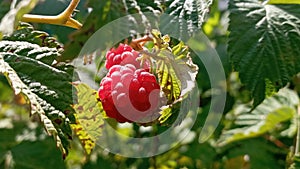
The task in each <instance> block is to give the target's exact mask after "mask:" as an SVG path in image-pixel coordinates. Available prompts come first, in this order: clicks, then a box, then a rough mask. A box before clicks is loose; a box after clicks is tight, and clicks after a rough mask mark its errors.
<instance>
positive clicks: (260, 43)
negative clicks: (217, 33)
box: [228, 0, 300, 106]
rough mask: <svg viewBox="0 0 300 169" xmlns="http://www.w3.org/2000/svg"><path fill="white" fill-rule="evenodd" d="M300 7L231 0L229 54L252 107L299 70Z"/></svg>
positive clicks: (250, 0) (257, 0)
mask: <svg viewBox="0 0 300 169" xmlns="http://www.w3.org/2000/svg"><path fill="white" fill-rule="evenodd" d="M299 8H300V5H295V4H293V5H291V4H290V5H270V4H265V3H263V2H262V1H259V0H246V1H243V2H241V1H240V0H232V1H230V3H229V9H230V25H229V31H230V35H229V44H228V53H229V56H230V59H231V62H232V64H233V67H234V69H235V70H236V71H238V72H239V75H240V79H241V82H242V83H244V84H245V85H246V87H247V88H248V89H249V90H250V91H251V93H252V96H253V98H254V103H253V104H254V106H257V105H258V104H259V103H261V102H262V101H263V100H264V98H265V97H266V95H265V94H266V93H268V90H269V89H272V90H273V89H276V91H277V90H278V89H279V88H282V87H284V86H285V85H286V84H287V83H288V82H289V81H290V79H291V77H292V76H294V75H296V74H297V73H298V72H299V71H300V64H298V63H299V62H300V48H299V45H298V44H299V43H300V13H299Z"/></svg>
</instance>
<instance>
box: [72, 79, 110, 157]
mask: <svg viewBox="0 0 300 169" xmlns="http://www.w3.org/2000/svg"><path fill="white" fill-rule="evenodd" d="M74 86H75V88H76V89H77V96H78V103H77V104H75V105H74V109H75V111H76V117H77V120H78V122H79V124H80V126H78V127H80V128H81V129H82V130H81V131H82V133H79V132H80V131H78V132H76V133H77V134H78V137H79V140H80V141H81V142H82V144H83V145H84V147H85V150H86V152H87V153H88V152H90V151H91V149H93V148H94V146H95V142H96V139H97V138H98V137H100V136H101V133H102V125H103V124H104V121H103V115H104V111H103V109H102V105H101V103H100V102H99V101H98V100H97V91H95V90H94V89H92V88H90V87H89V86H88V85H86V84H84V83H79V84H77V83H76V84H74ZM81 137H82V138H81Z"/></svg>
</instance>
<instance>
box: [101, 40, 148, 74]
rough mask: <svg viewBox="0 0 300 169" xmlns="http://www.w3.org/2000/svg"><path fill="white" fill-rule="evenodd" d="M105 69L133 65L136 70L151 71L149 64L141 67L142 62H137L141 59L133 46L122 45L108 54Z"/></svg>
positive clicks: (146, 63)
mask: <svg viewBox="0 0 300 169" xmlns="http://www.w3.org/2000/svg"><path fill="white" fill-rule="evenodd" d="M105 57H106V61H105V67H106V69H110V68H111V67H112V66H113V65H126V64H132V65H134V66H135V67H136V68H139V67H142V68H144V69H146V70H147V69H149V64H148V62H145V63H143V65H142V66H141V65H140V64H141V63H140V62H139V61H138V60H137V58H138V57H139V52H137V51H135V50H134V49H132V47H131V46H129V45H126V44H122V43H121V44H120V45H119V46H118V47H117V48H116V49H115V48H112V49H110V50H109V51H108V52H107V53H106V56H105Z"/></svg>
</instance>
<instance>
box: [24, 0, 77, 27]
mask: <svg viewBox="0 0 300 169" xmlns="http://www.w3.org/2000/svg"><path fill="white" fill-rule="evenodd" d="M79 1H80V0H72V1H71V3H70V4H69V6H68V7H67V8H66V9H65V10H64V11H63V12H62V13H60V14H58V15H56V16H45V15H33V14H25V15H23V17H22V19H21V21H23V22H37V23H47V24H53V25H62V26H67V27H71V28H75V29H80V28H81V27H82V24H81V23H80V22H78V21H77V20H75V19H73V18H72V17H71V16H72V13H73V12H74V10H75V8H76V7H77V5H78V3H79Z"/></svg>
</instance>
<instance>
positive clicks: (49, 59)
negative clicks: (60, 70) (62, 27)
mask: <svg viewBox="0 0 300 169" xmlns="http://www.w3.org/2000/svg"><path fill="white" fill-rule="evenodd" d="M0 52H9V53H14V54H17V55H21V56H26V57H28V58H32V59H35V60H38V61H41V62H43V63H45V64H47V65H52V64H53V63H54V60H55V59H56V58H57V57H58V56H59V55H60V54H59V53H58V51H57V50H56V49H55V48H48V47H40V46H39V45H36V44H31V43H28V42H22V41H6V40H3V41H1V42H0Z"/></svg>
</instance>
